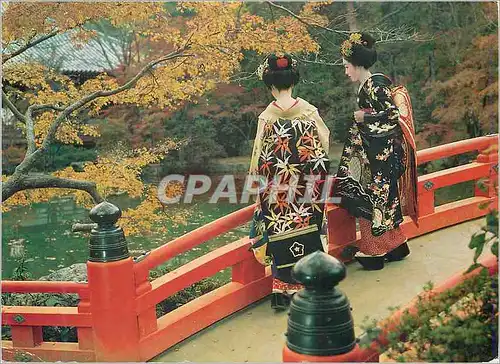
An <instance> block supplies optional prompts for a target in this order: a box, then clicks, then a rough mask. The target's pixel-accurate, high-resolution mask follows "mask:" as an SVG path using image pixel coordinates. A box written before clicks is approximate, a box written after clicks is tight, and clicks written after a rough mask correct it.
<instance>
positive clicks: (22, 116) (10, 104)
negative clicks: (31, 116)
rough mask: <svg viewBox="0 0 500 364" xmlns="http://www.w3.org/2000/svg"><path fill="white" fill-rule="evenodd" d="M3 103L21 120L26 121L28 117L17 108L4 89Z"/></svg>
mask: <svg viewBox="0 0 500 364" xmlns="http://www.w3.org/2000/svg"><path fill="white" fill-rule="evenodd" d="M2 103H3V104H4V105H6V106H7V107H8V108H9V110H10V111H12V113H13V114H14V116H15V117H16V118H17V119H18V120H19V121H21V122H23V123H26V118H25V117H24V115H23V114H21V112H20V111H19V110H18V109H17V107H16V106H15V105H14V104H13V103H12V102H11V101H10V100H9V98H8V97H7V94H6V93H5V91H4V90H2Z"/></svg>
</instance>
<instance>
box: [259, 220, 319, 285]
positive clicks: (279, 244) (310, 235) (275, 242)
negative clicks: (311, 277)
mask: <svg viewBox="0 0 500 364" xmlns="http://www.w3.org/2000/svg"><path fill="white" fill-rule="evenodd" d="M267 249H268V254H269V255H271V256H272V257H273V260H274V262H276V270H277V271H276V278H278V279H280V280H282V281H283V282H289V283H292V282H294V280H293V279H292V276H291V274H292V268H293V266H294V265H295V263H296V262H297V261H298V260H300V259H301V258H302V257H305V256H306V255H308V254H311V253H314V252H315V251H317V250H320V251H323V244H322V242H321V237H320V230H319V228H318V225H317V224H312V225H309V226H306V227H303V228H300V229H296V230H291V231H287V232H285V233H282V234H276V235H272V236H270V237H269V244H268V247H267Z"/></svg>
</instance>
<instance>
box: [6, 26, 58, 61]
mask: <svg viewBox="0 0 500 364" xmlns="http://www.w3.org/2000/svg"><path fill="white" fill-rule="evenodd" d="M58 32H59V31H58V30H57V29H56V30H53V31H52V32H50V33H49V34H46V35H44V36H42V37H40V38H38V39H37V40H34V41H33V42H28V43H27V44H25V45H24V46H22V47H21V48H19V49H18V50H17V51H14V52H12V53H9V54H6V55H3V56H2V64H5V62H7V61H8V60H9V59H11V58H14V57H16V56H18V55H20V54H21V53H23V52H25V51H26V50H28V49H29V48H31V47H34V46H36V45H37V44H39V43H42V42H43V41H46V40H47V39H49V38H52V37H53V36H55V35H56V34H57V33H58Z"/></svg>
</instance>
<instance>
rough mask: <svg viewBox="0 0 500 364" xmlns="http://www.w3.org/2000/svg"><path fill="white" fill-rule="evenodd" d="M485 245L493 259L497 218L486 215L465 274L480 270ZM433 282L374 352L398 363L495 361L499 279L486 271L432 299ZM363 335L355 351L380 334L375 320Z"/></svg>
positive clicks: (368, 323) (494, 214) (366, 325)
mask: <svg viewBox="0 0 500 364" xmlns="http://www.w3.org/2000/svg"><path fill="white" fill-rule="evenodd" d="M487 244H491V249H492V251H493V253H494V254H495V255H496V256H498V212H496V211H494V212H491V213H490V214H488V215H487V217H486V225H485V226H484V227H483V228H482V231H481V232H479V233H476V234H474V235H473V236H472V238H471V240H470V243H469V248H470V249H473V250H475V255H474V263H473V264H472V265H471V266H470V267H469V271H472V270H474V269H476V268H480V267H481V264H479V263H477V259H478V258H479V256H480V255H481V253H482V252H483V251H484V249H485V247H486V245H487ZM433 288H434V287H433V284H432V282H428V283H426V285H425V286H424V291H425V292H428V293H429V294H431V296H430V297H428V299H424V298H423V296H419V297H418V299H417V303H416V313H413V314H410V313H409V312H408V310H406V311H405V312H404V313H403V315H402V317H401V320H400V323H399V325H398V326H397V327H396V329H395V330H392V331H391V332H390V333H389V334H388V337H387V339H388V342H389V343H388V344H387V345H381V343H380V342H379V351H380V352H381V353H382V352H384V353H385V354H386V355H387V356H388V357H389V358H390V359H393V360H396V361H398V362H405V361H409V362H417V361H418V362H422V361H423V362H487V361H489V360H491V359H493V358H494V357H496V356H497V355H498V352H497V348H498V277H497V276H496V275H493V276H490V275H489V273H488V270H487V269H482V270H481V271H480V273H479V274H478V275H477V276H475V277H473V278H470V279H468V280H466V281H465V282H463V283H461V284H460V285H458V286H456V287H455V288H453V289H450V290H447V291H445V292H443V293H441V294H438V295H432V289H433ZM361 327H362V329H364V330H365V333H364V334H363V336H362V337H361V340H360V345H361V346H362V347H369V346H370V345H371V344H372V343H373V342H374V341H376V340H377V338H378V336H379V334H380V329H379V328H378V322H377V321H376V320H371V321H370V320H368V318H366V319H365V320H364V324H363V325H361Z"/></svg>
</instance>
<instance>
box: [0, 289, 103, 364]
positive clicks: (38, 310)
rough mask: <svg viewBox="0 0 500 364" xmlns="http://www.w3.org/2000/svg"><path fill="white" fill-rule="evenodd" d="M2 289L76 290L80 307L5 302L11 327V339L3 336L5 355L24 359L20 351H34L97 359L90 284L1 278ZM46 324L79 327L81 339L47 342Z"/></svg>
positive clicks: (6, 322) (50, 358) (43, 355)
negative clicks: (90, 306)
mask: <svg viewBox="0 0 500 364" xmlns="http://www.w3.org/2000/svg"><path fill="white" fill-rule="evenodd" d="M2 293H74V294H78V296H79V298H80V303H79V305H78V307H35V306H3V307H2V325H8V326H10V329H11V335H12V340H11V341H7V340H2V350H3V352H4V354H7V355H4V357H6V356H8V357H10V358H12V359H11V360H16V361H21V360H20V357H19V356H18V355H22V353H23V352H24V353H28V354H31V355H32V356H33V357H35V358H37V357H39V358H43V360H45V361H59V360H68V361H69V360H75V361H95V355H94V351H93V339H92V318H91V314H90V310H89V287H88V285H87V284H86V283H74V282H42V281H2ZM44 326H63V327H64V326H65V327H76V329H77V335H78V342H77V343H63V342H57V343H54V342H44V341H43V332H42V328H43V327H44Z"/></svg>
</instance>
